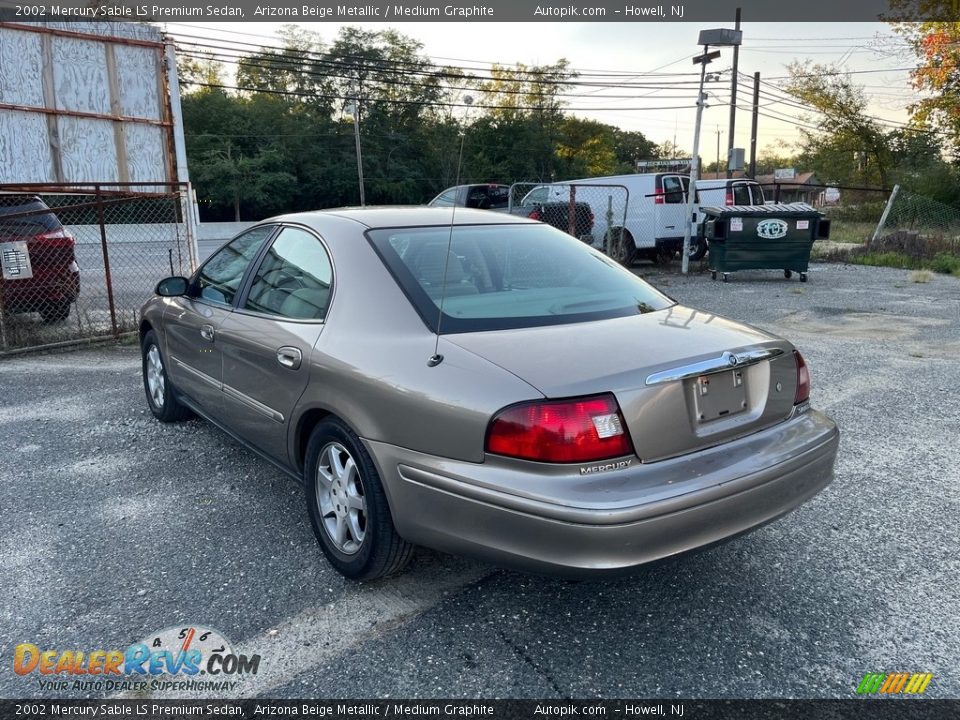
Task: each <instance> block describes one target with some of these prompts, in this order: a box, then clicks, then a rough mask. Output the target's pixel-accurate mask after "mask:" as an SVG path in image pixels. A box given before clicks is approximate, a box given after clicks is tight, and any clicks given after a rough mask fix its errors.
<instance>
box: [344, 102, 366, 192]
mask: <svg viewBox="0 0 960 720" xmlns="http://www.w3.org/2000/svg"><path fill="white" fill-rule="evenodd" d="M346 110H347V112H348V113H350V114H351V115H353V138H354V142H355V144H356V146H357V183H358V184H359V186H360V207H364V206H366V204H367V199H366V194H365V193H364V190H363V155H361V154H360V99H359V98H351V99H350V102H349V103H347V107H346Z"/></svg>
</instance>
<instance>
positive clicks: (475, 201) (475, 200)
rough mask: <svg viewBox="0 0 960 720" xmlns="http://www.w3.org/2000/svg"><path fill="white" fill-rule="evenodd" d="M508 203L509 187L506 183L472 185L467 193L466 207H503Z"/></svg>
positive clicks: (487, 208)
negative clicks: (481, 185) (483, 185)
mask: <svg viewBox="0 0 960 720" xmlns="http://www.w3.org/2000/svg"><path fill="white" fill-rule="evenodd" d="M509 204H510V188H508V187H507V186H506V185H488V186H485V187H472V188H470V190H469V192H468V193H467V207H469V208H478V209H480V210H492V209H494V208H497V209H499V208H505V207H507V206H508V205H509Z"/></svg>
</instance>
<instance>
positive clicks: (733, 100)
mask: <svg viewBox="0 0 960 720" xmlns="http://www.w3.org/2000/svg"><path fill="white" fill-rule="evenodd" d="M734 29H735V30H737V31H738V32H739V31H740V8H737V16H736V25H735V26H734ZM739 72H740V46H739V45H734V46H733V77H732V78H731V79H730V134H729V135H728V136H727V157H730V155H729V153H730V151H731V150H733V146H734V143H735V142H736V141H735V138H734V134H735V132H736V129H737V79H738V78H737V75H738V73H739ZM718 177H719V175H718ZM727 177H728V178H729V177H733V173H731V172H730V163H729V162H728V163H727Z"/></svg>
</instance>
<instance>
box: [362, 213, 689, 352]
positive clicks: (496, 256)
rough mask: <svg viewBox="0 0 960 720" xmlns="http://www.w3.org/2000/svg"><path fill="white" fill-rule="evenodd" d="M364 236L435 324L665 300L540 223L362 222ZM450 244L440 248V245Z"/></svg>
mask: <svg viewBox="0 0 960 720" xmlns="http://www.w3.org/2000/svg"><path fill="white" fill-rule="evenodd" d="M367 234H368V237H369V238H370V241H371V242H372V243H373V246H374V247H375V248H376V250H377V252H378V254H379V255H380V257H381V258H382V259H383V261H384V262H385V263H386V265H387V267H388V268H389V270H390V272H391V273H392V274H393V276H394V278H395V279H396V280H397V282H398V283H399V284H400V286H401V287H402V288H403V290H404V292H405V293H406V295H407V297H409V298H410V300H411V302H412V303H413V305H414V307H415V308H416V309H417V311H418V312H419V313H420V316H421V317H422V318H423V320H424V322H425V323H426V324H427V326H429V327H430V328H431V329H432V330H433V331H434V332H436V329H437V327H436V326H437V318H438V315H439V313H440V305H441V298H442V303H443V321H442V324H441V331H442V332H443V333H445V334H446V333H457V332H473V331H481V330H505V329H510V328H521V327H537V326H542V325H560V324H564V323H577V322H587V321H591V320H602V319H607V318H615V317H625V316H628V315H638V314H641V313H646V312H652V311H654V310H661V309H663V308H666V307H669V306H670V305H672V304H673V301H672V300H670V299H669V298H667V297H666V296H664V295H662V294H661V293H659V292H658V291H657V290H655V289H654V288H652V287H651V286H650V285H648V284H647V283H645V282H644V281H643V280H641V279H640V278H638V277H637V276H636V275H634V274H633V273H631V272H629V271H627V270H625V269H624V268H623V267H621V266H620V265H618V264H617V263H615V262H614V261H612V260H610V259H609V258H608V257H606V256H605V255H603V254H602V253H599V252H597V251H596V250H594V249H592V248H590V247H588V246H587V245H584V244H583V243H582V242H580V241H579V240H576V239H574V238H572V237H570V236H569V235H567V234H565V233H562V232H560V231H559V230H556V229H554V228H552V227H549V226H546V225H474V226H470V225H460V226H456V227H454V228H453V233H452V236H451V230H450V227H449V226H441V227H436V226H434V227H419V228H395V229H380V230H370V231H369V232H368V233H367ZM448 247H449V248H450V252H449V254H448V252H447V248H448Z"/></svg>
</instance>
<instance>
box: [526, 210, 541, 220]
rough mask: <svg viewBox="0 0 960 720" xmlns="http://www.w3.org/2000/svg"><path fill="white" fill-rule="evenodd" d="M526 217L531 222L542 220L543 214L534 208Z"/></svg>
mask: <svg viewBox="0 0 960 720" xmlns="http://www.w3.org/2000/svg"><path fill="white" fill-rule="evenodd" d="M527 217H528V218H530V219H531V220H542V219H543V214H542V213H541V212H540V208H534V209H533V210H531V211H530V214H529V215H527Z"/></svg>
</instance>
